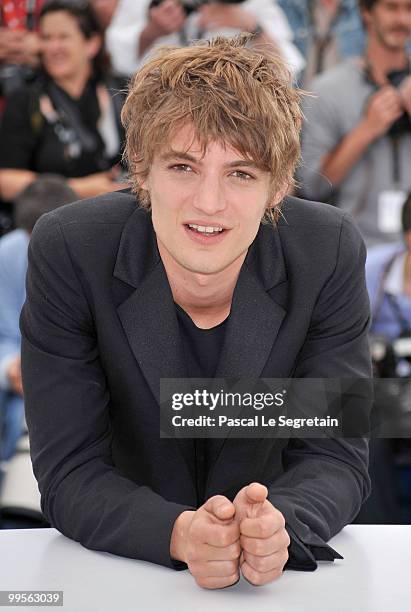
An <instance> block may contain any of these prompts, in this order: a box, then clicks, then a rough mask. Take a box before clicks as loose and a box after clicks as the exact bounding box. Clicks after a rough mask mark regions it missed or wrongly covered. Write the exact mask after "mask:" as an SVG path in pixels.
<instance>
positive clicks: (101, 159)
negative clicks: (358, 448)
mask: <svg viewBox="0 0 411 612" xmlns="http://www.w3.org/2000/svg"><path fill="white" fill-rule="evenodd" d="M242 31H246V32H250V33H252V34H253V38H252V39H251V40H250V43H249V44H250V45H263V46H264V47H267V46H269V47H271V48H272V49H273V50H274V51H275V52H276V53H278V54H280V55H281V56H282V57H283V58H284V60H285V61H286V62H287V64H288V65H289V67H290V71H291V73H292V75H293V79H294V82H295V86H296V87H301V88H304V89H305V90H307V91H309V92H312V93H313V94H314V95H310V96H306V97H305V98H304V102H303V104H304V114H305V123H304V127H303V132H302V160H301V164H300V166H299V169H298V171H297V175H296V179H297V185H298V187H297V189H296V192H295V195H298V196H300V197H305V198H307V199H310V200H318V201H322V202H326V203H328V204H330V205H333V206H338V207H340V208H342V209H344V210H347V211H349V212H350V213H351V214H352V215H353V217H354V218H355V220H356V222H357V224H358V226H359V228H360V231H361V233H362V235H363V237H364V240H365V242H366V245H367V250H368V255H367V285H368V290H369V294H370V301H371V309H372V327H371V336H370V340H371V349H372V355H373V362H374V372H375V377H376V379H379V380H384V379H386V382H387V384H385V385H383V386H382V390H381V391H380V392H378V393H377V399H376V401H378V402H380V403H381V404H384V405H385V407H389V409H390V410H397V411H398V413H399V414H400V415H401V418H402V419H403V422H404V427H408V431H410V427H409V425H410V421H411V386H410V385H409V383H410V381H411V196H410V193H411V65H410V57H411V0H225V1H223V0H220V1H219V2H215V1H213V0H89V1H87V0H1V8H0V528H1V527H3V528H7V527H19V526H30V525H32V526H34V525H38V526H41V525H44V523H43V522H42V517H41V513H40V509H39V504H38V497H37V496H36V495H37V494H36V492H35V491H36V488H35V483H34V479H33V476H32V474H31V473H30V469H31V468H30V462H29V455H28V441H27V437H26V431H25V423H24V399H23V391H22V384H21V369H20V355H19V352H20V333H19V327H18V319H19V313H20V310H21V307H22V304H23V302H24V299H25V286H24V281H25V273H26V268H27V246H28V242H29V238H30V233H31V231H32V229H33V227H34V224H35V222H36V221H37V219H38V218H39V217H40V216H41V215H42V214H43V213H45V212H47V211H50V210H52V209H53V208H55V207H57V206H61V205H63V204H66V203H68V202H70V201H74V200H76V199H81V198H86V197H92V196H96V195H99V194H102V193H106V192H108V191H114V190H117V189H124V188H126V187H127V186H128V184H127V168H125V167H124V165H123V163H122V146H123V140H124V134H123V129H122V126H121V122H120V112H121V108H122V104H123V101H124V96H125V92H126V90H127V82H128V80H129V78H130V77H131V76H132V75H133V73H134V72H135V71H136V70H137V69H138V68H139V66H141V65H142V64H143V63H144V62H145V61H146V58H147V57H148V56H149V54H150V52H151V51H152V50H153V49H154V48H155V47H157V46H158V45H163V44H173V45H188V44H190V41H191V40H198V39H208V38H210V37H213V36H215V35H218V34H222V35H228V36H231V35H234V34H236V33H238V32H242ZM399 422H401V421H399ZM370 472H371V476H372V480H373V485H374V491H373V494H372V496H371V498H370V499H369V501H368V502H367V503H366V505H365V506H364V508H363V510H362V512H361V514H360V516H359V517H358V519H357V521H358V522H365V523H366V522H368V523H411V444H410V440H408V439H407V438H404V437H401V427H400V428H399V431H398V436H397V437H396V438H390V439H381V440H373V441H372V442H371V460H370ZM18 490H19V492H18V494H16V491H18Z"/></svg>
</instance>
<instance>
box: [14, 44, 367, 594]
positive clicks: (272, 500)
mask: <svg viewBox="0 0 411 612" xmlns="http://www.w3.org/2000/svg"><path fill="white" fill-rule="evenodd" d="M247 40H248V39H247V37H244V36H242V37H239V38H235V39H232V40H230V39H224V38H219V39H216V40H215V41H214V42H212V43H210V44H208V45H201V44H200V45H194V46H192V47H186V48H173V49H169V48H167V49H164V50H160V51H159V52H158V53H157V55H156V56H155V57H154V58H153V59H151V61H150V62H148V63H147V64H146V65H145V66H144V67H143V68H142V69H141V71H140V72H139V73H137V75H136V77H135V79H134V81H133V83H132V84H131V87H130V92H129V95H128V98H127V101H126V104H125V107H124V110H123V121H124V124H125V127H126V130H127V143H126V152H127V158H128V161H129V166H130V176H131V179H132V183H133V186H134V187H133V191H134V193H128V192H127V193H117V194H110V195H107V196H104V197H101V198H97V199H94V200H91V201H87V202H79V203H76V204H75V205H70V206H68V207H65V208H63V209H61V210H59V211H56V213H53V214H50V215H47V216H45V217H43V219H42V220H41V221H40V222H39V223H38V224H37V226H36V229H35V231H34V234H33V237H32V241H31V247H30V264H29V274H28V285H27V290H28V294H27V301H26V304H25V306H24V309H23V313H22V318H21V327H22V334H23V337H24V339H23V347H22V355H23V357H22V363H23V380H24V389H25V391H24V392H25V401H26V406H27V423H28V427H29V431H30V435H31V452H32V459H33V465H34V471H35V474H36V477H37V479H38V482H39V487H40V491H41V494H42V507H43V511H44V514H45V515H46V517H47V518H48V520H49V521H50V522H51V524H52V525H53V526H55V527H56V528H57V529H59V530H60V531H61V532H62V533H64V534H65V535H67V536H68V537H71V538H73V539H75V540H78V541H80V542H81V543H82V544H84V545H85V546H87V547H89V548H94V549H98V550H105V551H109V552H111V553H114V554H119V555H124V556H128V557H132V558H136V559H145V560H148V561H152V562H155V563H160V564H163V565H166V566H168V567H174V568H177V569H178V568H184V567H186V565H184V563H185V564H187V565H188V567H189V569H190V571H191V573H192V574H193V576H194V578H195V579H196V581H197V583H198V584H199V585H201V586H203V587H207V588H220V587H224V586H228V585H231V584H234V583H235V582H236V581H237V580H238V579H239V575H240V571H241V572H242V574H243V575H244V576H245V578H246V579H248V580H249V581H250V582H251V583H253V584H256V585H260V584H264V583H267V582H270V581H272V580H274V579H275V578H276V577H278V576H279V575H280V574H281V572H282V569H283V568H284V566H285V564H286V563H287V567H290V568H294V569H302V570H312V569H315V568H316V567H317V564H316V560H318V559H322V560H333V559H334V558H336V557H337V556H339V555H338V553H335V551H333V550H332V549H331V548H330V547H328V546H327V544H326V541H327V540H328V539H329V538H330V537H331V536H332V535H333V534H335V533H336V532H338V531H339V530H340V529H341V528H342V527H343V526H344V525H345V524H347V523H348V522H350V521H351V520H352V519H353V518H354V517H355V516H356V514H357V513H358V510H359V508H360V506H361V503H362V501H363V500H364V498H365V497H366V496H367V495H368V493H369V479H368V474H367V444H366V442H365V441H364V440H363V439H356V440H347V439H344V440H343V439H340V440H336V439H328V440H325V439H323V440H317V439H305V440H302V439H301V440H300V439H299V440H297V439H293V440H291V439H290V440H288V439H282V440H279V439H275V440H274V439H269V438H264V439H259V440H250V439H248V440H247V439H241V440H240V439H231V438H230V439H229V438H227V439H224V440H219V439H217V440H214V439H208V440H206V441H205V444H200V443H199V442H200V441H198V440H197V441H194V440H192V439H188V440H175V439H164V438H160V433H159V429H160V415H159V402H160V397H159V396H160V379H162V378H181V377H183V378H184V377H189V378H191V377H197V378H198V377H204V378H206V377H208V378H212V377H231V378H234V377H235V378H237V377H240V378H241V377H248V378H250V377H251V378H259V377H280V378H281V377H291V376H295V377H348V376H354V377H356V376H369V375H370V363H369V355H368V346H367V339H366V331H367V326H368V319H369V309H368V298H367V294H366V290H365V283H364V270H363V268H364V246H363V244H362V241H361V238H360V236H359V234H358V232H357V230H356V229H355V227H354V226H353V223H352V222H351V221H350V219H349V218H348V217H347V216H346V215H343V214H342V213H341V212H340V211H338V210H335V209H333V208H331V207H329V206H323V205H319V204H313V203H307V202H302V201H299V200H296V199H287V200H286V201H285V203H284V204H283V207H282V213H281V215H280V213H279V209H280V203H281V200H282V199H283V196H284V194H285V192H286V190H287V187H288V185H289V184H290V182H291V181H292V176H293V171H294V167H295V164H296V162H297V160H298V157H299V130H300V124H301V112H300V108H299V95H298V93H297V92H296V91H295V90H294V89H293V88H292V86H291V79H290V76H289V74H288V73H287V71H286V70H285V68H284V66H283V64H282V62H281V61H280V60H278V59H277V58H274V57H273V58H270V57H268V56H263V55H261V54H259V53H258V52H256V51H255V50H252V49H249V48H247V47H246V42H247ZM135 194H137V198H136V195H135ZM280 216H281V220H280V221H279V222H278V223H277V221H276V220H277V219H278V218H279V217H280ZM262 219H264V220H265V221H268V223H265V224H262V223H261V220H262ZM287 559H288V561H287Z"/></svg>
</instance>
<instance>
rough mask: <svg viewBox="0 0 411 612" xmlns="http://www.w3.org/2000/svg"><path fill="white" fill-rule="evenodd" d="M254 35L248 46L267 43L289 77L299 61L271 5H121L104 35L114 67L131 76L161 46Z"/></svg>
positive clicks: (266, 0) (190, 1)
mask: <svg viewBox="0 0 411 612" xmlns="http://www.w3.org/2000/svg"><path fill="white" fill-rule="evenodd" d="M245 31H246V32H250V33H254V39H253V43H252V44H264V45H267V44H270V45H272V46H273V47H275V49H276V50H277V51H278V52H279V53H280V54H281V55H282V56H283V58H284V59H285V60H286V61H287V63H288V64H289V65H290V67H291V69H292V71H293V72H294V73H298V72H300V71H301V70H302V68H303V67H304V60H303V58H302V56H301V54H300V53H299V51H298V50H297V48H296V47H295V46H294V44H293V42H292V40H293V34H292V32H291V29H290V27H289V25H288V22H287V18H286V17H285V15H284V13H283V11H282V10H281V9H280V8H279V6H278V5H277V3H276V2H275V1H274V0H225V1H224V0H222V1H220V2H213V1H209V0H140V1H139V2H135V0H120V2H119V5H118V7H117V10H116V12H115V15H114V17H113V20H112V22H111V24H110V26H109V28H108V29H107V32H106V44H107V50H108V52H109V53H110V57H111V61H112V65H113V68H114V69H115V70H116V71H117V72H118V73H119V74H121V75H131V74H133V73H134V72H135V71H136V70H137V68H138V67H139V66H140V65H141V64H143V63H144V62H145V61H146V59H147V57H148V55H149V54H150V52H151V51H152V50H153V49H155V48H156V47H158V46H160V45H179V46H186V45H188V44H189V43H190V41H193V40H199V39H208V38H211V37H214V36H216V35H219V34H222V35H224V36H233V35H235V34H237V33H239V32H245Z"/></svg>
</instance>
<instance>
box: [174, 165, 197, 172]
mask: <svg viewBox="0 0 411 612" xmlns="http://www.w3.org/2000/svg"><path fill="white" fill-rule="evenodd" d="M169 168H170V170H176V171H177V172H192V171H193V169H192V168H191V166H189V165H187V164H174V165H173V166H169Z"/></svg>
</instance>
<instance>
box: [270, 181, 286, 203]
mask: <svg viewBox="0 0 411 612" xmlns="http://www.w3.org/2000/svg"><path fill="white" fill-rule="evenodd" d="M289 189H290V185H289V184H288V183H285V184H284V185H283V186H282V187H280V189H276V191H274V193H273V194H272V195H271V197H270V199H269V202H268V205H267V208H275V207H276V206H278V204H279V203H280V202H282V200H283V199H284V198H285V196H286V195H287V193H288V191H289Z"/></svg>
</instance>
